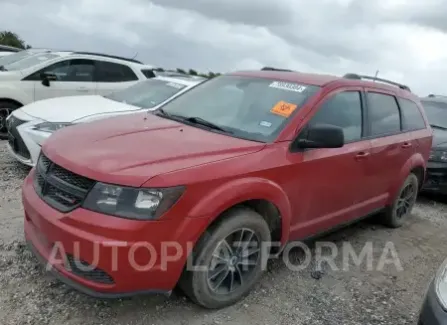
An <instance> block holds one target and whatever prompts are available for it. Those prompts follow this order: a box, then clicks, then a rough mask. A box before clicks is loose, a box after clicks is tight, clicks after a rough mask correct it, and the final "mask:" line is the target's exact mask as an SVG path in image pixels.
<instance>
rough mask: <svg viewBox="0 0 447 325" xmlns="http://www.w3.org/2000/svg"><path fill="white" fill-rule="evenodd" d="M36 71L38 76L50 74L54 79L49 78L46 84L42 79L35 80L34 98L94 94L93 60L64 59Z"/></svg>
mask: <svg viewBox="0 0 447 325" xmlns="http://www.w3.org/2000/svg"><path fill="white" fill-rule="evenodd" d="M37 73H38V76H39V78H40V74H41V73H46V74H50V75H52V79H54V80H50V81H49V85H48V86H46V85H44V84H43V83H42V81H36V82H35V88H34V100H41V99H48V98H53V97H64V96H79V95H93V94H95V91H96V83H95V82H94V73H95V64H94V61H93V60H86V59H71V60H64V61H60V62H58V63H55V64H53V65H51V66H49V67H47V68H44V69H42V70H41V71H39V72H37Z"/></svg>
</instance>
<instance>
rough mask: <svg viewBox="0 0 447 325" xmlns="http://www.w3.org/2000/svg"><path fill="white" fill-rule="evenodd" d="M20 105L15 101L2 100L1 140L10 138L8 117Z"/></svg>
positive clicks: (0, 117)
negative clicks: (7, 123)
mask: <svg viewBox="0 0 447 325" xmlns="http://www.w3.org/2000/svg"><path fill="white" fill-rule="evenodd" d="M19 107H20V106H19V105H17V104H15V103H12V102H9V101H4V100H0V140H6V139H7V138H8V131H7V129H6V118H7V117H8V116H9V114H11V113H12V111H14V110H15V109H17V108H19Z"/></svg>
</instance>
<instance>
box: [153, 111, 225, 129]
mask: <svg viewBox="0 0 447 325" xmlns="http://www.w3.org/2000/svg"><path fill="white" fill-rule="evenodd" d="M151 113H153V114H155V115H161V116H165V117H167V118H171V119H173V120H176V121H179V122H186V123H189V124H198V125H203V126H206V127H207V128H209V129H213V130H217V131H221V132H225V133H229V134H231V133H233V132H231V131H229V130H226V129H224V128H223V127H221V126H219V125H217V124H214V123H212V122H209V121H207V120H204V119H203V118H201V117H196V116H191V117H187V116H182V115H177V114H170V113H168V112H166V111H165V110H163V108H159V109H156V110H155V111H152V112H151Z"/></svg>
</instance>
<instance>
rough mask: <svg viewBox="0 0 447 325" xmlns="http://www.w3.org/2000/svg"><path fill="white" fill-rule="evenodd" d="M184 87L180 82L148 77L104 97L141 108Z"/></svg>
mask: <svg viewBox="0 0 447 325" xmlns="http://www.w3.org/2000/svg"><path fill="white" fill-rule="evenodd" d="M185 87H186V85H183V84H181V83H176V82H170V81H165V80H159V79H149V80H145V81H142V82H139V83H136V84H135V85H133V86H130V87H128V88H126V89H123V90H120V91H117V92H113V93H111V94H109V95H106V96H104V97H105V98H108V99H111V100H114V101H117V102H122V103H126V104H129V105H133V106H138V107H141V108H153V107H155V106H157V105H159V104H161V103H163V102H164V101H166V100H168V99H169V98H171V97H172V96H174V95H175V94H177V93H178V92H180V91H181V90H182V89H184V88H185Z"/></svg>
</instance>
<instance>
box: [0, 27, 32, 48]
mask: <svg viewBox="0 0 447 325" xmlns="http://www.w3.org/2000/svg"><path fill="white" fill-rule="evenodd" d="M0 44H2V45H7V46H13V47H17V48H19V49H29V48H31V46H30V45H29V44H26V43H25V41H24V40H23V39H21V38H20V36H19V35H17V34H16V33H13V32H11V31H6V30H5V31H2V32H0Z"/></svg>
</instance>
